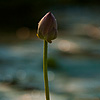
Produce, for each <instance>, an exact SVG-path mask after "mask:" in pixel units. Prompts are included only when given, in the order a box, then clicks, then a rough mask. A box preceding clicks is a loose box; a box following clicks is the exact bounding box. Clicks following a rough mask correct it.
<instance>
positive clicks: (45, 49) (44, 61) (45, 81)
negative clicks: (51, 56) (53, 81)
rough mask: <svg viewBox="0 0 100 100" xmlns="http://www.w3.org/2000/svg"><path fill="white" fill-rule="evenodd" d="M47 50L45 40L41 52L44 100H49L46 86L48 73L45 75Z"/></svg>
mask: <svg viewBox="0 0 100 100" xmlns="http://www.w3.org/2000/svg"><path fill="white" fill-rule="evenodd" d="M47 48H48V43H47V41H46V40H44V50H43V73H44V87H45V96H46V100H50V99H49V86H48V73H47Z"/></svg>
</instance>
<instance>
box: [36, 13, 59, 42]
mask: <svg viewBox="0 0 100 100" xmlns="http://www.w3.org/2000/svg"><path fill="white" fill-rule="evenodd" d="M37 36H38V37H39V38H40V39H44V40H46V41H47V42H49V43H52V41H51V40H54V39H55V38H57V22H56V19H55V17H54V15H53V14H52V13H51V12H48V13H47V14H46V15H45V16H44V17H43V18H42V19H41V20H40V22H39V23H38V30H37Z"/></svg>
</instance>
